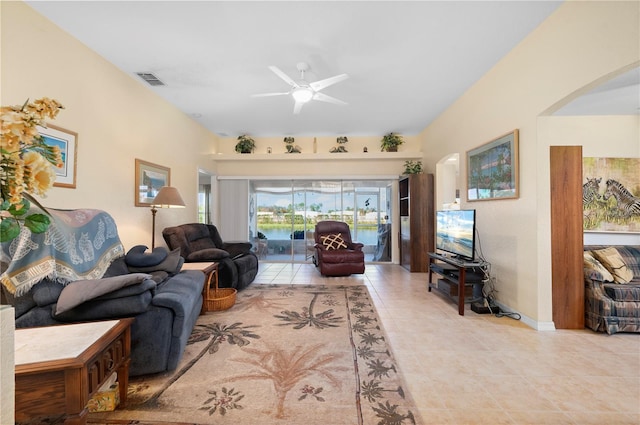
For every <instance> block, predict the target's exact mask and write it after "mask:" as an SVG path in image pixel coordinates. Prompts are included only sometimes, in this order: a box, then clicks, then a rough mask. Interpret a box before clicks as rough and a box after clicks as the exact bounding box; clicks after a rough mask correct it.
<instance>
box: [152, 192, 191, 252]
mask: <svg viewBox="0 0 640 425" xmlns="http://www.w3.org/2000/svg"><path fill="white" fill-rule="evenodd" d="M184 207H185V204H184V201H183V200H182V196H180V192H178V189H176V188H175V187H171V186H162V187H161V188H160V191H158V194H157V195H156V197H155V198H154V199H153V202H151V216H152V223H153V225H152V227H151V249H153V248H155V247H156V213H157V212H158V210H157V208H184Z"/></svg>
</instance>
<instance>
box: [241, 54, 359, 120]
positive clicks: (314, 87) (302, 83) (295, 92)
mask: <svg viewBox="0 0 640 425" xmlns="http://www.w3.org/2000/svg"><path fill="white" fill-rule="evenodd" d="M296 67H297V68H298V71H300V80H299V81H298V82H295V81H294V80H293V79H292V78H290V77H289V76H288V75H287V74H285V73H284V72H282V71H281V70H280V69H279V68H278V67H276V66H273V65H271V66H269V69H270V70H271V71H273V73H274V74H276V75H277V76H278V77H280V78H282V79H283V80H284V82H285V83H287V84H289V85H290V86H291V90H289V91H288V92H280V93H262V94H254V95H253V96H252V97H268V96H286V95H291V96H292V97H293V99H294V100H295V105H294V106H293V113H294V114H299V113H300V110H301V109H302V106H303V105H304V104H305V103H307V102H309V101H311V100H319V101H321V102H328V103H333V104H336V105H346V104H347V103H346V102H343V101H342V100H340V99H336V98H335V97H331V96H328V95H326V94H324V93H320V90H322V89H325V88H327V87H329V86H331V85H333V84H336V83H339V82H340V81H344V80H346V79H347V78H349V76H348V75H347V74H340V75H336V76H334V77H330V78H325V79H324V80H320V81H314V82H313V83H309V82H307V81H306V80H305V79H304V73H305V72H306V71H308V70H309V65H308V64H307V63H305V62H300V63H298V64H297V65H296Z"/></svg>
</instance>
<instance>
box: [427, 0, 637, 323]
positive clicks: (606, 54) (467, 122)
mask: <svg viewBox="0 0 640 425" xmlns="http://www.w3.org/2000/svg"><path fill="white" fill-rule="evenodd" d="M639 9H640V3H638V2H567V3H565V4H563V5H562V6H561V7H560V8H558V10H557V11H556V12H555V13H554V14H553V15H551V16H550V17H549V18H548V19H547V20H546V21H544V22H543V23H542V24H541V25H540V26H539V27H538V28H537V29H536V30H535V31H534V32H533V33H532V34H531V35H530V36H529V37H527V38H526V39H525V40H524V41H523V42H522V43H521V44H520V45H518V46H517V47H516V48H515V49H514V50H513V51H512V52H510V53H509V54H508V55H507V56H506V57H505V58H504V59H503V60H502V61H500V62H499V63H498V64H496V65H495V66H494V68H493V69H492V70H491V71H489V72H488V73H487V74H486V75H485V76H484V77H483V78H482V79H481V80H480V81H478V83H476V84H475V85H474V86H473V87H472V88H471V89H470V90H468V91H467V93H465V94H464V95H463V96H462V97H461V98H459V99H458V100H457V101H456V102H455V104H454V105H452V106H451V107H450V108H449V109H447V110H446V111H445V112H444V113H443V114H442V115H441V116H440V117H438V119H437V120H435V121H434V122H433V123H432V124H431V125H430V126H429V127H427V128H426V129H425V130H424V132H423V133H422V137H423V140H424V142H423V143H424V145H423V149H422V150H423V151H424V152H425V153H426V157H425V165H426V167H427V168H428V169H435V164H436V162H437V161H438V160H439V159H441V158H443V157H444V156H446V155H447V154H450V153H452V152H459V153H460V154H461V155H460V159H461V164H460V170H461V171H460V173H461V180H462V182H463V184H462V192H463V196H462V203H463V205H462V206H463V207H468V208H476V209H477V211H478V229H479V234H480V239H481V242H482V248H483V252H484V255H485V258H486V259H487V260H488V261H489V262H491V263H492V265H493V268H492V270H493V272H494V274H495V275H496V277H497V289H498V291H499V292H498V294H497V296H498V300H499V301H500V302H502V303H503V304H505V305H507V306H509V307H511V308H512V309H514V310H516V311H518V312H520V313H522V314H523V315H525V320H526V321H527V323H529V324H530V325H531V326H533V327H536V328H538V329H552V328H553V324H552V314H551V283H550V282H551V270H550V263H551V259H550V257H549V247H550V235H549V211H550V206H549V160H548V156H549V145H551V144H556V143H557V142H558V140H556V139H546V138H544V137H546V136H543V135H541V134H539V129H538V124H539V123H538V117H539V116H540V115H541V114H542V113H543V111H546V110H547V109H548V108H550V107H552V106H553V105H557V104H558V102H560V103H562V102H566V101H568V100H569V99H571V98H573V97H575V96H576V95H577V94H578V93H579V92H580V91H581V89H583V87H585V86H588V85H590V84H591V83H592V82H594V81H597V80H601V79H602V78H603V77H605V76H607V75H609V74H611V73H616V72H618V71H620V70H622V69H627V68H628V67H629V66H631V65H632V64H634V63H635V64H637V63H638V61H639V60H640V44H639V40H640V21H639V16H640V15H639ZM629 125H631V126H633V121H632V123H631V124H629ZM636 127H637V124H636ZM515 128H517V129H519V130H520V198H519V199H517V200H502V201H491V202H473V203H468V202H466V198H465V196H464V190H465V189H464V188H465V186H466V185H465V184H464V182H465V181H466V171H465V170H466V163H465V152H466V151H467V150H468V149H471V148H473V147H475V146H478V145H481V144H483V143H485V142H487V141H489V140H491V139H493V138H495V137H497V136H499V135H501V134H504V133H506V132H508V131H511V130H513V129H515ZM636 131H637V130H636ZM636 136H637V133H636ZM627 137H628V138H627ZM624 139H625V140H620V142H619V143H620V146H621V148H620V149H619V152H621V153H622V152H624V155H625V156H628V155H631V156H637V155H638V151H637V146H638V139H637V137H635V138H634V134H633V130H631V131H630V132H629V134H627V135H625V137H624ZM574 143H577V141H576V140H573V141H572V142H570V143H568V144H574ZM563 144H564V142H563ZM591 151H595V149H592V148H591V147H590V146H585V154H588V153H589V152H591ZM634 152H635V154H634Z"/></svg>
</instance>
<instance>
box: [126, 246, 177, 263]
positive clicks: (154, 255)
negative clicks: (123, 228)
mask: <svg viewBox="0 0 640 425" xmlns="http://www.w3.org/2000/svg"><path fill="white" fill-rule="evenodd" d="M146 250H147V247H146V246H144V245H136V246H134V247H133V248H131V249H130V250H129V252H127V255H125V257H124V258H125V261H126V262H127V265H128V266H130V267H131V266H133V267H149V266H156V265H158V264H160V263H161V262H162V261H164V259H165V258H167V248H165V247H163V246H159V247H157V248H154V249H153V250H152V251H151V252H145V251H146Z"/></svg>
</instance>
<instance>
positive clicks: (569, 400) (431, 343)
mask: <svg viewBox="0 0 640 425" xmlns="http://www.w3.org/2000/svg"><path fill="white" fill-rule="evenodd" d="M427 278H428V274H427V273H409V272H408V271H406V270H405V269H404V268H402V267H400V266H396V265H367V266H366V272H365V274H364V275H352V276H349V277H323V276H321V275H320V273H319V272H318V271H317V270H316V268H315V267H314V266H313V265H312V264H285V263H260V271H259V273H258V276H257V277H256V279H255V281H254V284H268V283H281V284H284V283H295V284H316V283H317V284H325V285H333V284H363V285H367V287H368V288H369V292H370V293H371V296H372V298H373V300H374V302H375V303H376V307H377V309H378V313H379V315H380V318H381V320H382V321H383V326H384V327H385V330H386V332H387V334H388V336H389V339H390V340H391V346H392V347H393V350H394V354H395V355H396V357H397V359H398V362H399V364H400V368H401V370H402V374H403V375H404V378H405V381H406V383H407V387H408V389H409V393H410V394H411V396H412V397H413V398H414V399H415V400H416V403H417V405H418V406H419V408H420V413H421V415H422V418H423V422H424V423H425V424H518V425H520V424H553V425H559V424H576V425H577V424H579V425H590V424H593V425H603V424H608V425H614V424H616V425H617V424H635V425H637V424H640V336H639V335H638V334H615V335H606V334H599V333H595V332H592V331H590V330H586V329H585V330H579V331H576V330H558V331H552V332H540V331H536V330H534V329H531V328H530V327H528V326H526V325H525V324H523V323H521V322H518V321H516V320H513V319H510V318H507V317H501V318H499V317H494V316H491V315H479V314H476V313H474V312H472V311H471V310H469V308H468V306H467V309H466V311H465V315H464V316H459V315H458V314H457V311H458V310H457V307H456V306H455V305H454V304H453V303H452V302H451V301H448V300H446V299H444V298H443V297H441V296H440V295H437V294H436V293H432V292H428V291H427V287H426V282H427Z"/></svg>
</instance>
